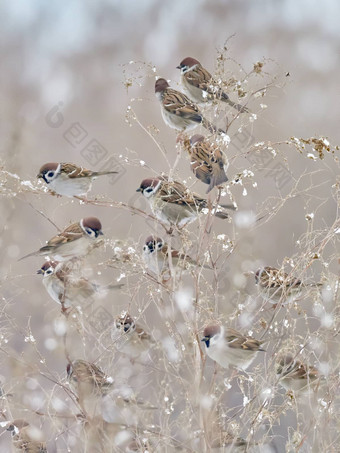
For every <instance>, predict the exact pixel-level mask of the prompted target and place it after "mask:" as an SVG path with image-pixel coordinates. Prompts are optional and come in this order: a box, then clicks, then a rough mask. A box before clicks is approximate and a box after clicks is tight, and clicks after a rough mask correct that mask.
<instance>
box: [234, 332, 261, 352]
mask: <svg viewBox="0 0 340 453" xmlns="http://www.w3.org/2000/svg"><path fill="white" fill-rule="evenodd" d="M226 340H227V342H228V347H229V348H236V349H246V350H248V351H259V350H260V348H261V341H259V340H256V339H255V338H252V337H245V336H244V335H241V334H240V333H239V332H237V331H236V330H234V329H228V330H227V332H226Z"/></svg>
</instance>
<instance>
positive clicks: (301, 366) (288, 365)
mask: <svg viewBox="0 0 340 453" xmlns="http://www.w3.org/2000/svg"><path fill="white" fill-rule="evenodd" d="M276 374H277V376H278V377H279V378H280V379H279V383H280V384H281V385H282V387H284V388H285V389H286V390H293V391H294V392H301V391H302V392H304V391H308V389H310V388H313V387H314V388H315V386H317V385H318V384H320V379H321V378H322V376H321V375H320V372H319V370H318V369H317V368H316V367H314V366H311V365H307V364H305V363H303V362H301V361H300V360H298V359H297V358H296V357H294V356H293V355H292V354H281V355H279V357H278V359H277V362H276Z"/></svg>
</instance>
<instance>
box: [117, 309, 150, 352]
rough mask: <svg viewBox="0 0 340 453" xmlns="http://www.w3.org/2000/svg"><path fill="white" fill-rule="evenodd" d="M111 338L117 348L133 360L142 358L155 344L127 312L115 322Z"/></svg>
mask: <svg viewBox="0 0 340 453" xmlns="http://www.w3.org/2000/svg"><path fill="white" fill-rule="evenodd" d="M111 338H112V340H113V341H114V344H115V347H116V348H117V349H118V350H119V351H120V352H122V353H123V354H126V355H127V356H129V357H130V358H131V359H136V358H138V357H140V356H141V355H142V354H143V353H145V352H146V351H148V350H149V349H150V347H151V345H152V343H153V340H152V337H151V335H150V334H149V333H147V331H146V330H145V329H144V328H143V327H141V326H140V325H138V324H136V323H135V321H134V319H133V318H132V317H131V316H130V315H129V314H128V313H126V312H124V313H122V314H121V315H120V316H117V318H116V319H115V320H114V323H113V327H112V331H111Z"/></svg>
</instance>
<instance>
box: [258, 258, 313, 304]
mask: <svg viewBox="0 0 340 453" xmlns="http://www.w3.org/2000/svg"><path fill="white" fill-rule="evenodd" d="M255 283H256V284H257V285H258V288H259V292H260V294H261V296H262V297H263V298H264V299H265V300H267V301H268V302H271V303H273V304H276V303H278V302H285V303H288V302H291V301H292V300H294V299H296V298H297V297H299V296H300V294H301V292H302V290H303V289H305V288H308V287H309V288H311V287H318V286H322V283H311V284H305V283H303V282H302V281H301V280H300V279H298V278H295V277H293V276H290V275H289V274H286V272H284V271H283V270H282V269H276V268H275V267H269V266H266V267H264V268H261V269H258V270H257V271H256V272H255Z"/></svg>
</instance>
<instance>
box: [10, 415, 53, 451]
mask: <svg viewBox="0 0 340 453" xmlns="http://www.w3.org/2000/svg"><path fill="white" fill-rule="evenodd" d="M7 431H10V432H11V435H12V441H13V445H14V446H15V448H17V449H18V450H20V451H23V452H24V453H47V447H46V443H45V442H44V441H43V440H42V432H41V431H40V429H38V428H36V427H35V426H32V425H30V424H29V423H27V422H26V421H25V420H21V419H17V420H13V421H12V422H9V423H8V425H7Z"/></svg>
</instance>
